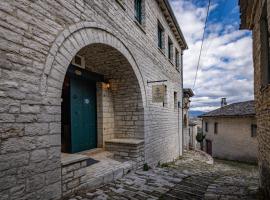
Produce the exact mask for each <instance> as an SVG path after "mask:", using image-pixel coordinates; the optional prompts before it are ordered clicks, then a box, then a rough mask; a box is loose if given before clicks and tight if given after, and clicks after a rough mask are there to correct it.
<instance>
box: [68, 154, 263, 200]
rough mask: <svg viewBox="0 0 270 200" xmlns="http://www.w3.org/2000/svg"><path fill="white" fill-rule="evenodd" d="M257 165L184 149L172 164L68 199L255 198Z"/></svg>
mask: <svg viewBox="0 0 270 200" xmlns="http://www.w3.org/2000/svg"><path fill="white" fill-rule="evenodd" d="M258 182H259V181H258V171H257V166H255V165H250V164H243V163H238V162H232V161H223V160H215V161H214V162H213V160H212V158H211V157H209V156H208V155H207V154H204V153H202V152H200V151H187V152H185V153H184V155H183V156H182V157H181V158H180V159H178V160H176V161H175V162H174V163H168V164H162V165H161V166H159V167H156V168H155V169H149V170H148V171H143V170H137V171H135V172H131V173H129V174H128V175H126V176H125V177H123V178H121V179H118V180H116V181H114V182H112V183H109V184H107V185H104V186H102V187H100V188H98V189H95V190H83V191H79V192H78V193H76V194H74V196H72V197H69V198H67V199H68V200H87V199H91V200H92V199H93V200H94V199H95V200H107V199H108V200H109V199H115V200H116V199H117V200H126V199H130V200H133V199H141V200H146V199H149V200H150V199H152V200H154V199H161V200H163V199H170V200H189V199H190V200H195V199H209V200H211V199H213V200H214V199H216V200H225V199H226V200H227V199H231V200H234V199H235V200H236V199H246V200H252V199H258V198H259V197H258Z"/></svg>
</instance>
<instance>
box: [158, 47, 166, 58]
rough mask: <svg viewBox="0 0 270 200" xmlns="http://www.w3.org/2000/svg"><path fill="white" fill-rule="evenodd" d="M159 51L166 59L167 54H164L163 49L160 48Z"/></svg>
mask: <svg viewBox="0 0 270 200" xmlns="http://www.w3.org/2000/svg"><path fill="white" fill-rule="evenodd" d="M158 50H159V51H160V52H161V53H162V54H163V56H165V57H166V55H165V52H164V49H161V48H160V47H158Z"/></svg>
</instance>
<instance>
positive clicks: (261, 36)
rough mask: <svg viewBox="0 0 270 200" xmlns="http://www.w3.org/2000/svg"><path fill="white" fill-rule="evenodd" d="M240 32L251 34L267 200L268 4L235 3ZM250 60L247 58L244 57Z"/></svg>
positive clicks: (261, 1) (269, 126)
mask: <svg viewBox="0 0 270 200" xmlns="http://www.w3.org/2000/svg"><path fill="white" fill-rule="evenodd" d="M239 5H240V12H241V27H240V28H241V29H248V30H251V31H252V33H253V61H254V85H255V87H254V89H255V91H254V92H255V108H256V116H257V123H258V143H259V153H258V163H259V171H260V184H261V188H262V191H264V194H265V196H266V197H265V198H267V199H269V198H270V157H269V155H270V131H269V129H270V112H269V110H270V86H269V83H270V59H269V58H270V56H269V36H270V33H269V31H270V30H269V27H270V20H269V18H270V1H268V0H256V1H255V0H250V1H246V0H239ZM247 56H251V55H247Z"/></svg>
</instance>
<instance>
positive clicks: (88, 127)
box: [70, 78, 97, 153]
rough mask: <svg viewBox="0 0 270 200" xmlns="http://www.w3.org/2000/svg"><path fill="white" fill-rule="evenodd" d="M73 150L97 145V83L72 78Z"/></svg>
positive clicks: (76, 150)
mask: <svg viewBox="0 0 270 200" xmlns="http://www.w3.org/2000/svg"><path fill="white" fill-rule="evenodd" d="M70 106H71V108H70V111H71V140H72V142H71V143H72V144H71V146H72V147H71V152H72V153H75V152H79V151H84V150H88V149H93V148H96V147H97V130H96V86H95V83H92V82H89V81H85V80H80V79H76V78H71V80H70Z"/></svg>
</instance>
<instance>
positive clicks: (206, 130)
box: [204, 122, 208, 132]
mask: <svg viewBox="0 0 270 200" xmlns="http://www.w3.org/2000/svg"><path fill="white" fill-rule="evenodd" d="M204 125H205V127H204V130H205V132H208V122H205V124H204Z"/></svg>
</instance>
